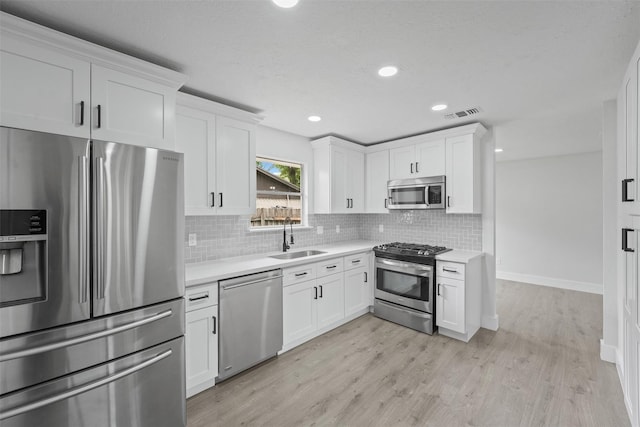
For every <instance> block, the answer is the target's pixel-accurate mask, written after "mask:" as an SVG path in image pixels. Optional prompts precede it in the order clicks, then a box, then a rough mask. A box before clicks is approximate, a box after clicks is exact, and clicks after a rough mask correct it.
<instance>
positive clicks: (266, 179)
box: [251, 157, 302, 227]
mask: <svg viewBox="0 0 640 427" xmlns="http://www.w3.org/2000/svg"><path fill="white" fill-rule="evenodd" d="M301 176H302V165H300V164H298V163H291V162H285V161H281V160H273V159H266V158H262V157H257V158H256V190H257V191H256V213H255V214H254V215H253V216H252V217H251V226H252V227H273V226H277V225H282V224H284V223H285V220H286V219H287V218H290V219H291V223H292V224H301V222H302V191H301V182H300V180H301Z"/></svg>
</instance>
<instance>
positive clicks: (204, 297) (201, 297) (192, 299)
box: [189, 294, 209, 301]
mask: <svg viewBox="0 0 640 427" xmlns="http://www.w3.org/2000/svg"><path fill="white" fill-rule="evenodd" d="M207 298H209V294H205V295H202V296H199V297H194V298H189V301H200V300H201V299H207Z"/></svg>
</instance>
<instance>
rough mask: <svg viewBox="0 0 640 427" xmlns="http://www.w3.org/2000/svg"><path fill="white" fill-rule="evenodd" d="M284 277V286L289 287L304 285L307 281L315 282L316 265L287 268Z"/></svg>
mask: <svg viewBox="0 0 640 427" xmlns="http://www.w3.org/2000/svg"><path fill="white" fill-rule="evenodd" d="M283 275H284V277H283V278H282V285H283V286H289V285H293V284H294V283H302V282H306V281H307V280H313V279H315V278H316V265H315V264H306V265H299V266H297V267H290V268H285V269H284V270H283Z"/></svg>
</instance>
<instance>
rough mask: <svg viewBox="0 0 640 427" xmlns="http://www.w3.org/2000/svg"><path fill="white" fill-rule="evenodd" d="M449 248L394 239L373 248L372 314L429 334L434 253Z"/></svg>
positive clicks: (432, 316)
mask: <svg viewBox="0 0 640 427" xmlns="http://www.w3.org/2000/svg"><path fill="white" fill-rule="evenodd" d="M450 250H451V249H447V248H445V247H442V246H430V245H421V244H412V243H398V242H396V243H387V244H384V245H380V246H376V247H375V248H373V251H374V252H375V254H376V263H375V266H376V288H375V292H374V295H375V302H374V310H373V312H374V314H375V315H376V316H377V317H380V318H382V319H385V320H389V321H391V322H394V323H398V324H401V325H404V326H407V327H409V328H412V329H415V330H417V331H420V332H424V333H427V334H429V335H431V334H433V332H434V331H435V330H436V325H435V309H436V305H435V298H434V292H435V265H436V257H435V256H436V255H438V254H441V253H444V252H447V251H450Z"/></svg>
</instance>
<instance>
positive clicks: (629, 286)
mask: <svg viewBox="0 0 640 427" xmlns="http://www.w3.org/2000/svg"><path fill="white" fill-rule="evenodd" d="M631 222H632V224H629V225H630V227H629V230H630V231H627V232H626V233H625V234H624V235H623V238H626V242H625V243H626V247H627V248H628V249H629V250H630V251H627V252H624V256H623V264H624V273H625V274H624V276H623V281H624V294H623V310H622V317H623V325H624V326H623V329H624V330H623V345H622V349H623V351H622V357H623V366H624V369H623V373H624V378H623V387H624V390H625V395H626V396H627V399H628V400H629V404H630V408H631V412H632V414H631V419H636V418H640V414H639V412H640V366H638V364H639V363H640V360H639V358H640V304H639V302H638V298H639V292H640V282H639V280H638V277H639V273H640V272H639V271H638V267H639V266H640V250H639V245H638V243H639V242H640V240H638V239H640V217H637V216H633V217H631ZM631 250H632V251H633V252H631Z"/></svg>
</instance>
